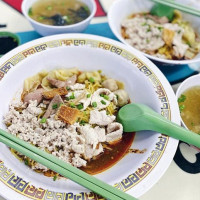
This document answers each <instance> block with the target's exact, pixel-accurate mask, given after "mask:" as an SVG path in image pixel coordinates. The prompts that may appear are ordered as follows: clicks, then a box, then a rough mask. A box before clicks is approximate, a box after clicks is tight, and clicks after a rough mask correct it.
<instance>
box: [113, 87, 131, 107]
mask: <svg viewBox="0 0 200 200" xmlns="http://www.w3.org/2000/svg"><path fill="white" fill-rule="evenodd" d="M114 94H115V95H116V96H117V105H118V106H124V105H126V104H128V101H129V96H128V93H127V92H126V91H125V90H122V89H121V90H116V91H115V92H114Z"/></svg>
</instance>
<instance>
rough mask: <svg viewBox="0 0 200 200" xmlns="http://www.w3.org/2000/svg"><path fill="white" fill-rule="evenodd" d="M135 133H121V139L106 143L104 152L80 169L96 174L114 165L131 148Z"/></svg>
mask: <svg viewBox="0 0 200 200" xmlns="http://www.w3.org/2000/svg"><path fill="white" fill-rule="evenodd" d="M134 137H135V133H123V137H122V139H121V140H120V141H119V142H117V143H115V144H112V145H111V144H108V145H107V147H108V148H104V152H103V153H102V154H100V155H99V156H97V157H96V159H93V160H91V161H89V162H88V163H87V166H86V167H81V168H80V169H81V170H83V171H85V172H87V173H88V174H93V175H94V174H98V173H101V172H103V171H105V170H107V169H108V168H110V167H112V166H113V165H115V164H116V163H117V162H118V161H119V160H121V159H122V158H123V157H124V156H125V155H126V154H127V153H128V152H129V149H130V148H131V145H132V143H133V139H134Z"/></svg>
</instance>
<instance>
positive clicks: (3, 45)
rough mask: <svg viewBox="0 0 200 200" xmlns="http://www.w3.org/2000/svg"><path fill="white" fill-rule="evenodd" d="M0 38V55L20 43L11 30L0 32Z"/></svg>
mask: <svg viewBox="0 0 200 200" xmlns="http://www.w3.org/2000/svg"><path fill="white" fill-rule="evenodd" d="M0 39H1V40H2V41H1V42H0V57H2V56H3V55H4V54H6V53H8V52H9V51H11V50H12V49H14V48H16V47H17V46H19V45H20V38H19V37H18V36H17V35H16V34H14V33H11V32H0ZM5 39H7V40H5Z"/></svg>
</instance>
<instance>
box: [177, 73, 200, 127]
mask: <svg viewBox="0 0 200 200" xmlns="http://www.w3.org/2000/svg"><path fill="white" fill-rule="evenodd" d="M194 86H200V74H197V75H194V76H191V77H189V78H187V79H185V80H184V81H183V82H182V83H181V84H180V86H179V87H178V89H177V91H176V98H177V100H178V98H179V97H180V96H181V94H183V93H184V92H185V91H186V90H188V89H189V88H191V87H194ZM181 123H182V125H183V126H184V127H185V128H186V129H188V128H187V126H186V125H185V123H184V121H183V120H182V119H181Z"/></svg>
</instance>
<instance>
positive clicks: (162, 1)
mask: <svg viewBox="0 0 200 200" xmlns="http://www.w3.org/2000/svg"><path fill="white" fill-rule="evenodd" d="M151 1H153V2H154V3H155V5H154V6H153V8H152V9H151V11H150V13H151V14H152V15H156V16H158V17H163V16H166V17H167V18H168V19H169V20H170V21H171V20H172V19H173V16H174V9H177V10H180V11H182V12H185V13H188V14H191V15H195V16H199V17H200V11H199V10H198V9H196V8H194V7H191V6H188V5H185V4H182V3H178V2H176V1H173V0H151Z"/></svg>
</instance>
